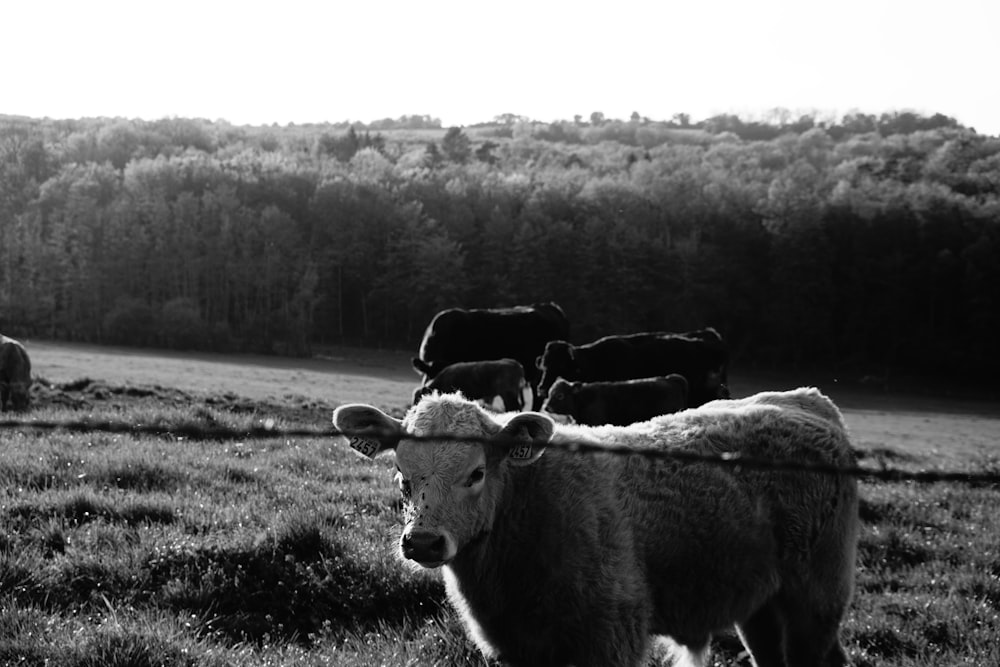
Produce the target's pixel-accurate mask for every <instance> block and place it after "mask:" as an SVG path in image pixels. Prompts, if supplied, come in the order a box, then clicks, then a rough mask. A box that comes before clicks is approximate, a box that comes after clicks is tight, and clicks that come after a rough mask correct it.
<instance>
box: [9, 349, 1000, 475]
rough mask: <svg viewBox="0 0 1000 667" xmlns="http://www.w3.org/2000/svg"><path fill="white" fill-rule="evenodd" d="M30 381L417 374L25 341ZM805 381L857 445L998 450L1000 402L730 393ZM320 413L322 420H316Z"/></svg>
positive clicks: (291, 380) (367, 394)
mask: <svg viewBox="0 0 1000 667" xmlns="http://www.w3.org/2000/svg"><path fill="white" fill-rule="evenodd" d="M27 345H28V347H29V350H30V353H31V356H32V361H33V372H34V375H35V376H36V377H41V378H44V379H45V380H47V381H49V382H51V383H62V382H70V381H73V380H78V379H80V378H84V377H89V378H92V379H95V380H101V381H103V382H106V383H108V384H111V385H142V386H146V385H159V386H163V387H170V388H173V389H180V390H183V391H187V392H192V393H194V394H204V395H220V394H226V393H230V394H236V395H238V396H240V397H243V398H246V399H249V400H251V401H266V402H270V403H282V402H287V401H289V400H300V401H301V400H305V401H320V402H324V403H329V404H333V405H337V404H340V403H348V402H366V403H372V404H375V405H378V406H380V407H384V408H395V409H397V410H398V409H401V408H403V407H405V406H406V405H408V402H409V400H410V396H411V393H412V391H413V388H414V387H415V386H416V383H417V380H418V376H417V374H416V373H415V372H414V371H413V370H412V368H411V367H410V356H411V354H410V353H409V352H403V351H394V350H370V349H363V348H335V349H332V350H330V351H328V352H327V353H326V354H322V355H318V356H317V357H315V358H311V359H291V358H284V357H269V356H259V355H221V354H211V353H191V352H169V351H163V350H143V349H135V348H121V347H101V346H96V345H82V344H72V343H50V342H41V341H27ZM806 384H811V385H815V386H817V387H819V388H820V389H821V390H822V391H824V392H826V393H827V394H829V395H830V396H831V397H832V398H833V399H834V400H835V401H836V402H837V404H838V405H839V406H840V407H841V409H842V410H843V412H844V416H845V418H846V420H847V423H848V426H849V427H850V428H851V431H852V433H853V436H854V441H855V444H856V445H857V446H859V447H862V448H864V449H868V450H874V451H882V450H884V449H888V450H896V451H900V452H907V453H910V454H914V455H931V456H932V457H933V460H936V461H939V462H940V465H941V466H942V467H944V466H947V465H948V464H949V462H951V461H953V460H958V459H967V458H968V457H970V456H972V457H976V456H993V457H995V456H997V455H1000V403H997V402H995V401H994V402H991V401H983V400H966V399H956V398H947V397H945V398H940V397H933V396H925V395H922V396H902V395H892V394H887V393H884V392H877V391H873V390H862V389H859V388H858V387H857V386H856V385H855V386H852V387H846V386H845V383H841V382H839V381H837V380H836V379H835V378H811V377H808V376H801V375H800V376H798V377H794V378H790V377H785V376H764V375H761V374H740V373H739V372H738V369H737V372H735V373H733V374H732V378H731V389H732V392H733V395H734V396H735V397H740V396H746V395H748V394H751V393H755V392H757V391H763V390H780V389H790V388H794V387H796V386H800V385H806ZM318 418H319V419H326V416H322V417H320V416H318Z"/></svg>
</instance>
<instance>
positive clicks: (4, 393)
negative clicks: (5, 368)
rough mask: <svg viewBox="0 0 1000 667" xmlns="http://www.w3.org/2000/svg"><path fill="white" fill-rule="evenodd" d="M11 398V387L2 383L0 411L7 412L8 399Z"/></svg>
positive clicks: (0, 387)
mask: <svg viewBox="0 0 1000 667" xmlns="http://www.w3.org/2000/svg"><path fill="white" fill-rule="evenodd" d="M9 400H10V387H9V386H7V385H5V384H4V385H0V412H7V401H9Z"/></svg>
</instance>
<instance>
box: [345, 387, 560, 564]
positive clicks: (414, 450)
mask: <svg viewBox="0 0 1000 667" xmlns="http://www.w3.org/2000/svg"><path fill="white" fill-rule="evenodd" d="M333 422H334V425H335V426H336V428H337V429H338V430H340V431H341V432H344V433H348V434H356V435H353V436H349V442H350V445H351V447H353V448H354V449H355V450H357V451H358V452H360V453H362V454H364V455H365V456H368V457H371V458H374V457H375V456H376V455H377V454H379V453H381V452H383V451H386V450H389V449H394V450H395V452H396V469H397V473H396V482H397V484H398V485H399V489H400V491H401V492H402V494H403V498H404V500H405V504H406V507H405V518H406V526H405V528H404V529H403V535H402V539H401V541H400V549H401V552H402V554H403V556H404V557H405V558H408V559H410V560H413V561H415V562H417V563H419V564H420V565H422V566H424V567H438V566H440V565H444V564H446V563H448V562H450V561H451V560H452V559H453V558H455V556H456V555H457V554H458V553H459V552H460V551H462V549H463V548H465V547H466V546H467V545H469V544H470V543H471V542H474V541H475V540H477V539H479V538H481V537H482V536H484V535H486V534H487V533H488V532H489V531H490V528H491V526H492V525H493V521H494V518H495V516H496V512H497V508H498V504H499V501H500V498H501V497H502V493H503V486H504V480H505V478H506V475H507V473H508V470H509V468H510V467H511V466H523V465H529V464H531V463H534V462H535V461H537V460H538V458H539V457H540V456H541V455H542V452H543V451H544V450H545V445H546V444H547V443H548V442H549V440H550V439H551V438H552V434H553V430H554V428H553V423H552V420H551V419H549V418H548V417H547V416H545V415H542V414H538V413H533V412H526V413H521V414H517V415H514V416H512V417H510V418H509V419H508V420H507V421H506V422H505V423H504V422H503V421H502V420H498V419H497V418H496V417H495V416H493V415H490V414H489V413H488V412H486V411H485V410H483V409H482V408H480V407H479V406H478V405H476V404H475V403H473V402H471V401H468V400H466V399H464V398H462V397H461V396H460V395H458V394H432V395H430V396H427V397H425V398H423V399H422V400H421V401H420V402H419V403H418V404H417V405H416V406H414V407H413V408H411V409H410V411H409V412H408V413H407V414H406V416H405V417H404V418H403V419H402V420H397V419H394V418H392V417H390V416H389V415H387V414H385V413H384V412H382V411H381V410H379V409H378V408H374V407H372V406H370V405H359V404H353V405H343V406H341V407H339V408H337V409H336V410H335V411H334V413H333ZM408 435H413V436H417V437H432V436H434V435H448V436H455V437H458V438H469V440H468V441H465V440H454V439H447V440H434V439H431V440H419V441H415V440H410V439H408V438H407V436H408ZM376 436H377V437H376Z"/></svg>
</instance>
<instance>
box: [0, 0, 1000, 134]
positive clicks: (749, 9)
mask: <svg viewBox="0 0 1000 667" xmlns="http://www.w3.org/2000/svg"><path fill="white" fill-rule="evenodd" d="M0 21H2V24H3V29H2V31H0V32H2V36H0V114H16V115H25V116H32V117H45V116H48V117H52V118H79V117H84V116H120V117H126V118H144V119H156V118H162V117H165V116H180V117H197V118H208V119H211V120H216V119H226V120H228V121H230V122H232V123H235V124H255V125H256V124H269V123H272V122H277V123H279V124H285V123H289V122H295V123H309V122H323V121H331V122H336V121H342V120H360V121H363V122H369V121H372V120H376V119H381V118H386V117H391V118H398V117H399V116H402V115H404V114H405V115H411V114H421V115H422V114H427V115H430V116H434V117H437V118H440V119H441V120H442V121H443V123H444V124H445V126H451V125H467V124H471V123H476V122H482V121H488V120H491V119H492V118H493V117H494V116H497V115H499V114H501V113H515V114H521V115H525V116H529V117H531V118H533V119H536V120H543V121H551V120H558V119H567V120H569V119H572V118H573V116H574V115H575V114H580V115H582V116H584V118H589V116H590V113H591V112H593V111H601V112H603V113H604V115H605V116H606V117H609V118H623V119H627V118H628V117H629V116H630V115H631V113H632V112H633V111H637V112H639V114H640V115H642V116H648V117H650V118H653V119H657V120H659V119H669V118H670V117H671V116H673V115H674V114H676V113H679V112H684V113H688V114H690V115H691V117H692V119H694V120H701V119H703V118H706V117H708V116H711V115H714V114H717V113H741V114H744V115H753V116H756V117H760V116H761V115H763V113H764V112H765V111H767V110H769V109H773V108H775V107H784V108H787V109H790V110H792V111H793V112H796V113H798V112H812V111H819V112H824V113H826V112H830V113H834V114H842V113H844V112H847V111H852V110H860V111H863V112H865V113H876V114H878V113H881V112H883V111H886V110H914V111H918V112H921V113H926V114H931V113H936V112H940V113H944V114H946V115H948V116H953V117H955V118H957V119H958V120H959V121H960V122H961V123H963V124H965V125H969V126H972V127H975V128H976V129H977V130H978V131H979V132H980V133H984V134H991V135H1000V84H998V81H1000V0H949V2H934V3H931V2H927V1H926V0H909V1H905V0H899V1H897V0H837V1H836V2H832V1H828V2H823V3H820V2H811V1H810V0H701V1H697V0H691V1H689V2H674V1H673V0H614V1H612V2H600V3H598V2H579V1H578V2H565V1H563V0H503V1H502V2H489V3H487V2H475V1H470V0H455V1H453V0H370V1H369V2H341V1H338V0H326V1H325V2H324V1H312V2H309V1H306V0H275V1H272V2H266V3H265V2H258V1H257V0H247V1H245V2H241V3H236V2H221V1H219V0H199V1H191V0H171V1H169V2H156V3H147V2H136V1H135V0H126V1H117V0H72V1H65V0H56V1H47V0H30V1H20V0H4V2H3V8H2V10H0Z"/></svg>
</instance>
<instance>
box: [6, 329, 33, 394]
mask: <svg viewBox="0 0 1000 667" xmlns="http://www.w3.org/2000/svg"><path fill="white" fill-rule="evenodd" d="M30 404H31V359H30V358H29V357H28V351H27V350H25V349H24V345H22V344H21V343H19V342H18V341H16V340H14V339H13V338H8V337H7V336H4V335H2V334H0V412H6V411H7V410H8V409H13V410H27V409H28V406H29V405H30Z"/></svg>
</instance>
